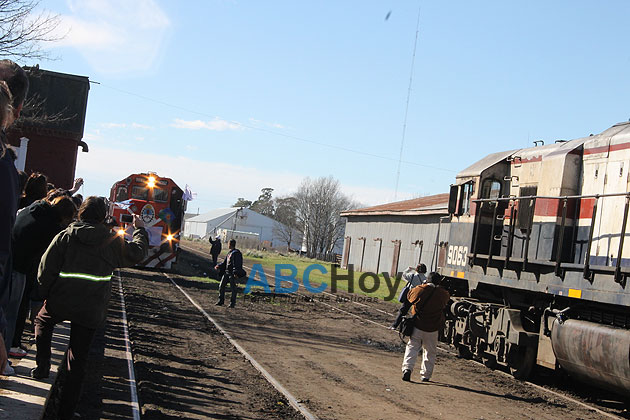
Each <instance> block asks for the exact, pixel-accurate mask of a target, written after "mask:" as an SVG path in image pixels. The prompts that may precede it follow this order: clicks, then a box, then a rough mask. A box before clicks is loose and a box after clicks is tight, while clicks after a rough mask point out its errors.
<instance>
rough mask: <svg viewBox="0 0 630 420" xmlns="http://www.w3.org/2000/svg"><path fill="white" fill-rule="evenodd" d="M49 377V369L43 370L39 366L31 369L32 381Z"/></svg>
mask: <svg viewBox="0 0 630 420" xmlns="http://www.w3.org/2000/svg"><path fill="white" fill-rule="evenodd" d="M48 376H50V367H48V368H43V367H41V366H37V367H36V368H33V369H31V378H33V379H46V378H48Z"/></svg>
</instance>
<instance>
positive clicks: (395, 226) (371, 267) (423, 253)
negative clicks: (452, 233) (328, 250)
mask: <svg viewBox="0 0 630 420" xmlns="http://www.w3.org/2000/svg"><path fill="white" fill-rule="evenodd" d="M448 196H449V195H448V194H437V195H431V196H426V197H421V198H414V199H411V200H405V201H398V202H394V203H388V204H382V205H378V206H373V207H366V208H361V209H355V210H348V211H345V212H342V213H341V216H342V217H345V218H347V222H346V233H345V238H344V247H343V256H342V267H344V268H347V266H348V265H349V264H352V265H353V266H354V270H355V271H361V272H368V271H369V272H378V273H381V272H388V273H390V275H396V273H397V272H400V271H404V270H405V269H406V268H407V267H411V266H413V267H415V266H416V265H417V264H418V263H420V262H422V263H424V264H426V266H427V269H428V270H429V271H431V270H432V269H433V270H435V268H436V267H437V264H438V262H439V260H440V258H442V259H443V258H444V253H445V250H446V246H445V245H446V242H445V241H448V234H449V217H448Z"/></svg>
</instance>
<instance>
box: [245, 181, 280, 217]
mask: <svg viewBox="0 0 630 420" xmlns="http://www.w3.org/2000/svg"><path fill="white" fill-rule="evenodd" d="M272 192H273V188H263V189H262V190H260V195H259V196H258V200H256V201H254V203H253V204H252V205H251V207H250V209H252V210H253V211H255V212H257V213H260V214H262V215H264V216H267V217H273V213H274V208H273V198H272V197H271V193H272Z"/></svg>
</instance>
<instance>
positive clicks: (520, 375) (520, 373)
mask: <svg viewBox="0 0 630 420" xmlns="http://www.w3.org/2000/svg"><path fill="white" fill-rule="evenodd" d="M510 353H511V354H510V356H511V357H510V361H509V366H510V373H511V374H512V376H514V377H515V378H516V379H520V380H523V379H527V378H528V377H529V375H530V373H531V372H532V369H533V368H534V364H535V363H536V349H535V348H534V347H531V346H527V347H518V348H515V349H512V350H511V351H510Z"/></svg>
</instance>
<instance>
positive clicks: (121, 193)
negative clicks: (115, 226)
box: [116, 187, 128, 203]
mask: <svg viewBox="0 0 630 420" xmlns="http://www.w3.org/2000/svg"><path fill="white" fill-rule="evenodd" d="M127 198H128V197H127V187H118V190H117V191H116V201H117V202H119V203H120V202H121V201H125V200H126V199H127Z"/></svg>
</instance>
